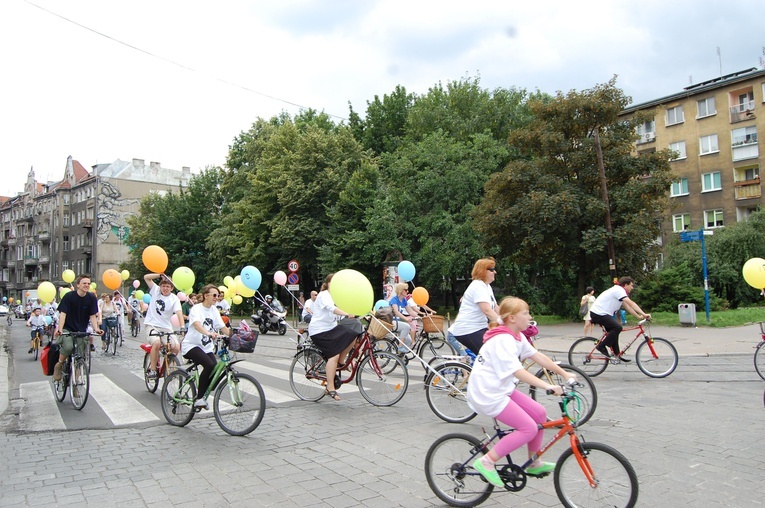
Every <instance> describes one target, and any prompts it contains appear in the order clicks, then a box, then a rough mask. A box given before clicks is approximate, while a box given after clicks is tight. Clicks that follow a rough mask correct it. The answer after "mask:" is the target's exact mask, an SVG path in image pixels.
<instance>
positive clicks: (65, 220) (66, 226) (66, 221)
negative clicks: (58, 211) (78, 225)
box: [63, 213, 69, 228]
mask: <svg viewBox="0 0 765 508" xmlns="http://www.w3.org/2000/svg"><path fill="white" fill-rule="evenodd" d="M63 222H64V227H65V228H68V227H69V213H65V214H64V221H63Z"/></svg>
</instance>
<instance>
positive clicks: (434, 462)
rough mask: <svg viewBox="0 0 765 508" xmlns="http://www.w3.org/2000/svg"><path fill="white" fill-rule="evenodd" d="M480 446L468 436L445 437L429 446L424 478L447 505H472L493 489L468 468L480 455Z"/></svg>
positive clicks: (478, 442)
mask: <svg viewBox="0 0 765 508" xmlns="http://www.w3.org/2000/svg"><path fill="white" fill-rule="evenodd" d="M480 447H481V442H480V440H479V439H478V438H476V437H473V436H471V435H468V434H447V435H445V436H442V437H440V438H438V439H436V441H435V442H434V443H433V444H432V445H430V448H429V449H428V453H427V454H426V455H425V478H426V479H427V480H428V485H429V486H430V490H432V491H433V493H434V494H435V495H436V496H438V499H440V500H441V501H443V502H444V503H446V504H448V505H450V506H476V505H478V504H480V503H483V502H484V501H486V500H487V499H488V498H489V495H490V494H491V492H492V490H494V486H493V485H492V484H490V483H488V482H487V481H486V480H484V479H483V478H482V477H481V474H480V473H479V472H478V471H476V470H475V469H473V466H472V464H473V461H474V460H475V459H477V458H479V457H481V456H482V455H483V453H481V452H478V450H480Z"/></svg>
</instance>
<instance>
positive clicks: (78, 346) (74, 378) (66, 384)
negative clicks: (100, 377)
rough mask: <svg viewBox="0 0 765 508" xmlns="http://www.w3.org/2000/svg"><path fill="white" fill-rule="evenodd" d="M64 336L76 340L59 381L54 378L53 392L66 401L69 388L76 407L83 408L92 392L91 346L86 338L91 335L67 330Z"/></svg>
mask: <svg viewBox="0 0 765 508" xmlns="http://www.w3.org/2000/svg"><path fill="white" fill-rule="evenodd" d="M61 335H62V336H71V337H72V339H73V340H74V349H73V350H72V354H70V355H69V356H68V357H67V358H66V362H65V363H64V367H63V369H62V376H61V379H60V380H59V381H56V380H55V379H54V380H53V392H54V394H55V396H56V400H57V401H59V402H64V399H65V398H66V391H67V389H69V397H70V398H71V400H72V405H73V406H74V408H75V409H77V410H81V409H82V408H83V407H85V403H86V402H88V394H89V392H90V365H89V361H88V357H89V356H90V347H89V344H88V342H87V341H86V340H85V339H87V338H89V337H90V336H91V334H90V333H89V332H69V331H65V332H63V333H62V334H61ZM86 355H87V357H86Z"/></svg>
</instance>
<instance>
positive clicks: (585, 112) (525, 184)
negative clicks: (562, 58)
mask: <svg viewBox="0 0 765 508" xmlns="http://www.w3.org/2000/svg"><path fill="white" fill-rule="evenodd" d="M629 102H630V99H629V97H627V96H625V95H624V93H623V92H622V91H621V90H619V89H618V88H616V86H615V80H613V79H612V80H611V81H609V82H608V83H606V84H604V85H598V86H596V87H594V88H592V89H589V90H585V91H583V92H576V91H572V92H569V93H568V94H567V95H565V96H564V95H563V94H562V93H560V92H559V93H558V95H557V97H556V98H555V99H554V100H551V101H546V100H540V99H539V98H532V99H531V100H530V101H529V106H530V109H531V113H532V118H533V119H532V120H531V123H530V124H528V125H525V126H524V127H523V128H519V129H515V130H513V131H512V132H511V133H510V136H509V144H510V146H511V149H514V150H516V152H517V154H518V155H517V157H515V158H514V159H513V160H512V161H510V162H509V163H508V164H507V166H506V167H505V168H504V170H503V171H501V172H499V173H497V174H495V175H493V176H492V177H491V178H490V179H489V181H488V183H487V184H486V186H485V197H484V199H483V201H482V202H481V204H480V205H479V206H478V207H477V208H476V210H475V212H474V213H473V219H474V224H475V226H476V228H477V229H478V231H479V232H480V233H481V234H483V236H484V238H485V241H486V242H487V246H490V247H494V246H496V248H498V250H499V251H500V255H501V257H502V258H505V259H509V260H513V262H515V263H517V264H520V265H526V266H528V267H529V269H530V271H531V273H533V274H536V276H537V277H538V278H539V279H544V278H546V277H547V278H548V287H550V288H554V290H555V291H556V293H557V294H554V295H550V296H549V298H548V302H549V303H550V305H551V307H552V308H553V310H555V311H557V312H559V313H562V314H569V313H570V309H571V308H572V304H571V301H572V299H574V298H576V297H577V295H578V294H581V293H582V292H583V290H584V287H585V285H586V284H587V283H588V282H589V281H592V280H594V279H598V278H601V277H603V275H604V274H607V273H608V257H607V252H606V244H607V241H606V240H607V232H606V227H605V224H604V216H605V211H606V210H605V206H604V202H603V201H602V199H601V192H600V183H601V182H600V178H599V172H598V166H597V156H596V151H595V142H594V138H593V136H594V133H595V132H599V133H600V138H601V143H602V148H603V157H604V161H605V169H606V181H607V186H608V190H609V202H610V212H611V221H612V227H613V241H614V244H615V247H616V253H617V259H616V265H617V269H618V270H619V272H620V273H621V274H631V275H633V276H634V277H639V276H640V274H642V273H643V272H644V271H645V270H646V269H649V270H650V269H651V267H653V266H654V265H655V261H656V259H657V258H658V255H659V246H658V245H657V244H656V242H655V240H656V238H658V237H659V235H660V232H661V231H660V226H661V217H662V215H663V213H664V212H665V211H666V210H667V209H668V205H669V203H668V198H667V189H668V188H669V185H670V183H671V181H672V174H671V172H670V168H669V163H668V159H669V156H668V155H669V154H668V153H667V151H660V152H656V153H651V154H641V155H635V154H633V153H632V151H633V148H634V141H635V140H636V134H635V125H636V124H637V122H639V121H641V120H642V119H641V118H634V119H632V120H630V121H622V119H620V118H619V113H620V112H621V111H622V110H623V109H624V108H625V107H626V106H627V104H629ZM559 277H570V280H561V279H560V278H559ZM535 285H536V284H535ZM572 286H578V291H577V292H576V293H575V294H573V295H568V296H566V295H562V294H560V292H559V290H560V288H561V287H572Z"/></svg>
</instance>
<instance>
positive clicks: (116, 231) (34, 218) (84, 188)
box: [0, 156, 191, 302]
mask: <svg viewBox="0 0 765 508" xmlns="http://www.w3.org/2000/svg"><path fill="white" fill-rule="evenodd" d="M190 179H191V170H190V168H188V167H184V168H182V170H181V171H177V170H172V169H167V168H162V167H161V165H160V163H158V162H151V163H149V165H148V166H147V165H146V164H145V163H144V161H143V160H142V159H133V160H132V161H121V160H119V159H117V160H116V161H115V162H113V163H111V164H97V165H94V166H92V168H91V170H90V171H89V170H87V169H86V168H85V167H84V166H83V165H82V164H80V163H79V162H78V161H76V160H74V159H72V157H71V156H70V157H69V158H67V161H66V167H65V169H64V176H63V178H62V179H61V180H60V181H57V182H47V183H40V182H37V181H36V180H35V174H34V170H30V172H29V174H28V175H27V182H26V184H25V185H24V190H23V192H20V193H18V194H17V195H16V196H15V197H1V198H0V232H1V233H0V297H2V296H6V297H12V298H14V299H16V300H19V301H22V302H25V301H26V299H27V298H28V297H32V296H34V295H35V292H36V289H37V286H38V285H39V283H40V282H42V281H45V280H48V281H51V282H53V283H54V284H55V285H56V286H63V285H65V283H64V281H63V280H62V279H61V274H62V273H63V271H64V270H66V269H72V270H74V272H75V273H76V274H78V275H80V274H88V275H91V276H92V277H93V280H94V281H95V282H97V283H98V284H99V286H101V283H100V282H101V275H102V274H103V272H104V271H105V270H107V269H108V268H117V267H118V266H119V264H120V263H121V262H123V261H125V260H126V259H127V256H128V252H129V248H130V247H129V245H128V244H127V243H126V241H125V240H126V239H127V238H128V234H129V228H128V225H127V219H128V217H130V216H131V215H135V214H137V213H138V207H139V203H140V200H141V198H142V197H144V196H146V195H147V194H149V193H152V192H154V193H167V192H177V191H178V190H179V189H180V188H181V187H187V186H188V183H189V181H190Z"/></svg>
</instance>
